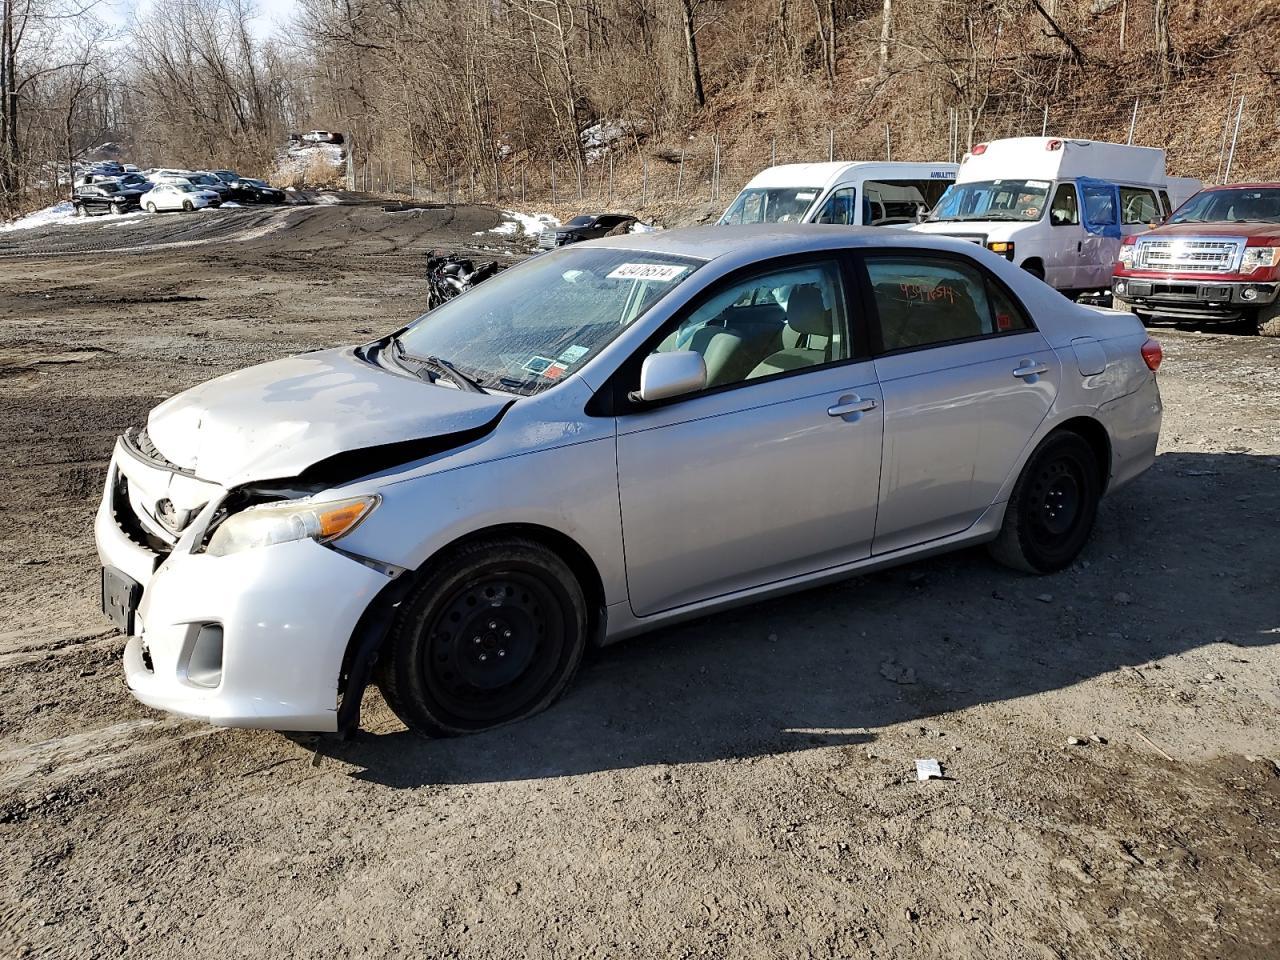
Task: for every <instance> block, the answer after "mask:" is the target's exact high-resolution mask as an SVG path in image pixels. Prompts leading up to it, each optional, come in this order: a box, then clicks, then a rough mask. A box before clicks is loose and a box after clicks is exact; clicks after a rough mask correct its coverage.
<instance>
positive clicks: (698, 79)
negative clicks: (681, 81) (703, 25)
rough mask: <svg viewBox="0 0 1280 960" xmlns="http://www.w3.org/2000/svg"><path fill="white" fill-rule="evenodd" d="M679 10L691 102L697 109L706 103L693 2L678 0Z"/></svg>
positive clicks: (690, 0) (691, 0)
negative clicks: (682, 23) (694, 22)
mask: <svg viewBox="0 0 1280 960" xmlns="http://www.w3.org/2000/svg"><path fill="white" fill-rule="evenodd" d="M680 8H681V10H682V11H683V13H684V46H685V52H686V53H687V54H688V58H689V86H690V89H691V92H692V93H693V102H694V103H696V104H697V105H698V106H699V107H702V106H705V105H706V103H707V97H706V94H705V93H704V92H703V89H702V66H701V65H700V64H699V62H698V38H697V37H696V36H695V35H694V29H693V0H680Z"/></svg>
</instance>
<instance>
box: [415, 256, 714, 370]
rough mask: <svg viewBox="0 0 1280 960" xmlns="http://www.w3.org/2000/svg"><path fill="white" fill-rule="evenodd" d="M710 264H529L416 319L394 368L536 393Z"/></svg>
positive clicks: (570, 260) (540, 260) (564, 259)
mask: <svg viewBox="0 0 1280 960" xmlns="http://www.w3.org/2000/svg"><path fill="white" fill-rule="evenodd" d="M702 264H703V261H701V260H694V259H691V258H689V257H677V256H672V255H670V254H664V253H652V252H648V251H641V250H616V249H611V248H608V247H581V246H570V247H564V248H562V249H561V250H559V251H557V252H555V253H548V254H544V255H542V256H540V257H534V258H533V259H531V260H526V261H525V262H524V263H522V264H520V265H519V266H516V267H513V268H511V269H510V270H506V271H504V272H502V273H499V274H498V275H497V276H496V277H493V278H491V279H489V280H485V281H484V282H483V283H481V284H479V285H478V286H475V287H472V288H471V289H470V290H468V291H467V292H466V293H464V294H462V295H461V296H458V297H455V298H454V299H452V300H448V301H446V302H445V303H443V304H441V305H440V306H438V307H436V308H435V309H434V310H432V311H431V312H430V313H427V314H424V315H423V316H421V317H419V318H418V319H417V320H415V321H414V322H413V323H412V324H411V325H410V326H409V327H408V328H407V329H405V330H404V331H402V332H401V333H400V335H399V337H397V338H396V339H395V341H394V342H393V344H392V347H393V348H394V349H393V350H392V351H391V357H392V362H393V363H396V364H398V365H400V366H402V367H405V368H407V369H410V370H413V371H414V372H415V373H416V372H418V370H419V368H420V367H424V366H427V364H424V363H423V361H429V363H430V365H431V366H434V367H436V368H439V367H440V366H441V361H443V362H444V364H447V365H448V367H449V368H452V369H454V370H456V371H457V372H459V373H461V374H462V375H463V376H464V377H466V378H468V379H470V380H472V381H473V382H475V383H476V384H478V385H479V386H480V387H481V388H482V389H486V390H489V389H495V390H500V391H504V392H509V393H518V394H533V393H537V392H539V391H541V390H545V389H546V388H548V387H551V386H553V385H555V384H556V383H558V382H559V381H560V380H562V379H564V378H566V377H568V376H570V375H572V374H573V373H574V372H575V371H577V370H578V369H579V368H580V367H582V366H583V365H584V364H585V363H586V362H587V361H588V360H590V359H591V358H592V357H593V356H595V355H596V354H597V353H599V352H600V350H601V349H603V348H604V346H605V345H606V344H607V343H609V341H611V340H612V339H613V338H614V337H616V336H617V335H618V334H619V333H621V332H622V331H623V330H625V329H626V328H627V327H628V326H630V325H631V324H632V323H634V322H635V321H636V319H637V318H638V317H640V316H642V315H643V314H644V312H645V311H646V310H648V309H649V308H650V307H652V306H653V305H654V304H655V303H657V302H658V301H659V300H660V299H662V298H663V297H665V296H666V295H667V294H668V293H670V292H671V291H672V290H674V289H675V288H676V287H677V286H679V285H680V284H681V283H683V282H684V281H685V280H687V279H688V278H689V276H690V275H691V274H692V273H693V272H694V271H695V270H696V269H697V268H698V267H700V266H702Z"/></svg>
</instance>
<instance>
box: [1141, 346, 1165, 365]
mask: <svg viewBox="0 0 1280 960" xmlns="http://www.w3.org/2000/svg"><path fill="white" fill-rule="evenodd" d="M1142 359H1143V361H1144V362H1145V363H1146V365H1147V369H1148V370H1150V371H1152V372H1153V373H1154V372H1155V371H1156V370H1159V369H1160V362H1161V361H1162V360H1164V350H1162V349H1161V348H1160V341H1159V340H1156V339H1155V338H1153V337H1148V338H1147V342H1146V343H1144V344H1143V345H1142Z"/></svg>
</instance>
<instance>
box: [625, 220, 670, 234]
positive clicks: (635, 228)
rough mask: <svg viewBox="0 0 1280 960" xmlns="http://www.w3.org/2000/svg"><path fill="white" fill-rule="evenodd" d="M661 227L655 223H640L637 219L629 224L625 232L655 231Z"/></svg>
mask: <svg viewBox="0 0 1280 960" xmlns="http://www.w3.org/2000/svg"><path fill="white" fill-rule="evenodd" d="M661 229H662V228H661V227H659V226H658V225H657V224H653V223H641V222H640V221H639V220H637V221H636V222H635V223H633V224H632V225H631V229H630V230H628V231H627V232H628V233H657V232H658V231H659V230H661Z"/></svg>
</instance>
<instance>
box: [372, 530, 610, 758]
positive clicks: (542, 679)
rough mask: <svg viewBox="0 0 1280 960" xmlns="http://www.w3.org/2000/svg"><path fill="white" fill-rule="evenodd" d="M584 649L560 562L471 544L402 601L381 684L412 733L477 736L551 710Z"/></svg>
mask: <svg viewBox="0 0 1280 960" xmlns="http://www.w3.org/2000/svg"><path fill="white" fill-rule="evenodd" d="M586 643H587V603H586V597H585V596H584V594H583V591H582V587H581V585H580V584H579V583H578V580H577V578H576V577H575V576H574V575H573V571H572V570H570V569H569V566H568V565H567V564H566V563H565V562H564V561H563V560H562V559H560V557H559V556H557V555H556V554H555V553H554V552H552V551H551V550H549V549H548V548H546V547H544V546H543V545H541V544H539V543H536V542H534V541H531V540H525V539H502V540H484V541H477V542H475V543H471V544H467V545H464V546H462V547H460V548H459V549H457V550H455V551H453V552H452V553H451V554H450V555H448V556H447V557H445V558H444V559H443V560H442V561H441V562H439V563H437V564H435V565H434V568H433V570H432V572H430V573H429V574H428V575H427V576H426V577H425V578H424V579H423V581H422V583H421V584H420V585H419V586H418V587H417V589H416V590H415V591H414V592H413V593H412V594H410V596H409V598H408V599H407V600H406V601H405V602H404V604H403V605H402V607H401V612H400V614H399V616H398V617H397V619H396V622H395V623H394V624H393V625H392V628H391V633H390V635H389V636H388V637H387V644H386V647H385V648H384V650H383V654H382V657H381V658H380V660H381V663H380V665H379V673H380V677H379V680H378V685H379V686H380V687H381V689H382V692H383V696H384V697H385V698H386V700H387V703H388V704H389V705H390V706H391V709H392V710H394V711H395V713H396V715H397V716H398V717H399V718H400V719H401V720H402V721H403V722H404V724H405V726H407V727H409V729H411V730H414V731H416V732H418V733H422V734H426V735H428V736H441V737H444V736H458V735H460V734H466V733H477V732H479V731H481V730H488V729H491V728H493V727H497V726H501V725H503V724H507V723H512V722H514V721H516V720H522V719H524V718H525V717H529V716H532V715H533V714H535V713H537V712H539V711H540V710H543V709H545V708H546V707H547V706H549V705H550V704H551V703H552V702H554V701H555V700H556V699H557V698H558V697H559V696H560V695H561V694H562V693H563V692H564V690H565V688H566V687H568V685H569V683H570V681H571V680H572V679H573V675H574V674H575V673H576V672H577V669H578V665H579V664H580V663H581V662H582V655H583V652H584V651H585V649H586Z"/></svg>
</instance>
